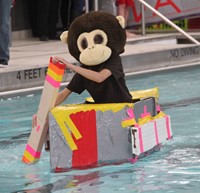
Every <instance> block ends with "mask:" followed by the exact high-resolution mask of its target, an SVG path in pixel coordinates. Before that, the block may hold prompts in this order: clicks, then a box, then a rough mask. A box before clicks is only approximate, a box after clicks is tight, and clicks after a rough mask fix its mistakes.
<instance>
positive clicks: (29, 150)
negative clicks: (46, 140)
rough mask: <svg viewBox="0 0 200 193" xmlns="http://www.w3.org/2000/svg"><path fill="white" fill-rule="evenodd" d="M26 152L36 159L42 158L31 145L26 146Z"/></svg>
mask: <svg viewBox="0 0 200 193" xmlns="http://www.w3.org/2000/svg"><path fill="white" fill-rule="evenodd" d="M26 151H28V152H29V153H30V154H31V155H32V156H33V157H34V158H40V154H41V152H36V151H35V150H34V149H33V148H32V147H31V146H30V145H29V144H27V145H26Z"/></svg>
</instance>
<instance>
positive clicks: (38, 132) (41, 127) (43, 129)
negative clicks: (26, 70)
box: [22, 58, 65, 163]
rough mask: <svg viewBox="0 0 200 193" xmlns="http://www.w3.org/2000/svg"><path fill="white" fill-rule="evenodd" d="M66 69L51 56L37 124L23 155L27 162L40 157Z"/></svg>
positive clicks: (32, 161) (34, 160) (23, 159)
mask: <svg viewBox="0 0 200 193" xmlns="http://www.w3.org/2000/svg"><path fill="white" fill-rule="evenodd" d="M64 71H65V65H64V64H62V63H59V62H57V63H56V64H54V63H53V62H52V58H50V61H49V67H48V71H47V74H46V79H45V82H44V88H43V91H42V95H41V99H40V103H39V107H38V111H37V114H36V116H37V125H36V126H35V127H33V128H32V131H31V134H30V136H29V140H28V143H27V145H26V149H25V151H24V155H23V157H22V161H23V162H25V163H34V162H36V161H38V160H39V158H40V154H41V151H42V147H43V144H44V143H45V141H46V136H47V131H48V126H47V125H48V124H46V121H47V117H48V113H49V111H50V110H51V109H52V108H53V107H54V106H55V102H56V98H57V95H58V92H59V88H60V84H61V82H62V78H63V74H64Z"/></svg>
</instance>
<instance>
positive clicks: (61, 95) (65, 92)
mask: <svg viewBox="0 0 200 193" xmlns="http://www.w3.org/2000/svg"><path fill="white" fill-rule="evenodd" d="M70 94H71V91H70V90H69V89H67V88H65V89H64V90H62V91H60V92H59V93H58V96H57V98H56V102H55V106H58V105H60V104H61V103H62V102H63V101H64V100H66V99H67V97H68V96H69V95H70Z"/></svg>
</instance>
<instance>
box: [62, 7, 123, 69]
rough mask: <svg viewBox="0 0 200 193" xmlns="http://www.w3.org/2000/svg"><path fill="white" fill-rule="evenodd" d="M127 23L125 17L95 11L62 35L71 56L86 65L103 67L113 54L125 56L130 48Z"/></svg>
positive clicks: (85, 15) (78, 18) (80, 17)
mask: <svg viewBox="0 0 200 193" xmlns="http://www.w3.org/2000/svg"><path fill="white" fill-rule="evenodd" d="M124 27H125V21H124V18H123V17H122V16H117V17H115V16H114V15H112V14H110V13H107V12H103V11H93V12H90V13H87V14H83V15H81V16H79V17H77V18H76V19H75V20H74V21H73V22H72V23H71V25H70V27H69V30H68V31H65V32H63V33H62V35H61V40H62V41H63V42H65V43H67V44H68V49H69V53H70V54H71V55H72V56H73V57H74V58H75V59H76V60H77V61H79V62H81V63H82V64H84V65H88V66H94V65H99V64H101V63H102V62H105V61H106V60H108V59H109V57H110V56H111V54H116V55H119V54H121V53H123V52H124V46H125V44H126V31H125V28H124Z"/></svg>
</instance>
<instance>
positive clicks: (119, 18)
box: [116, 15, 125, 29]
mask: <svg viewBox="0 0 200 193" xmlns="http://www.w3.org/2000/svg"><path fill="white" fill-rule="evenodd" d="M116 19H117V20H118V22H119V24H120V25H121V27H122V28H123V29H124V28H125V19H124V17H123V16H121V15H118V16H117V17H116Z"/></svg>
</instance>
